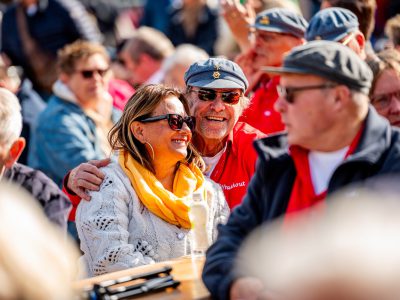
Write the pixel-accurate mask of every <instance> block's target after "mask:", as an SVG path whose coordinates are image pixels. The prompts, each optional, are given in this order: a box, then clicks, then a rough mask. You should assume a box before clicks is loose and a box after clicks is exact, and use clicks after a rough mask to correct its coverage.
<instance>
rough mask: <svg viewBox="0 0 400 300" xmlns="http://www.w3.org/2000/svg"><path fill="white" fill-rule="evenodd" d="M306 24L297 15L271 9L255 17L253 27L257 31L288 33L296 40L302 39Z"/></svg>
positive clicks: (288, 11)
mask: <svg viewBox="0 0 400 300" xmlns="http://www.w3.org/2000/svg"><path fill="white" fill-rule="evenodd" d="M307 26H308V23H307V21H306V20H305V19H304V18H303V17H302V16H301V15H300V14H298V13H296V12H295V11H293V10H290V9H287V8H271V9H267V10H264V11H262V12H260V13H259V14H258V15H257V16H256V20H255V22H254V24H253V25H251V26H250V27H253V28H255V29H258V30H264V31H271V32H278V33H288V34H291V35H294V36H296V37H298V38H304V33H305V32H306V29H307Z"/></svg>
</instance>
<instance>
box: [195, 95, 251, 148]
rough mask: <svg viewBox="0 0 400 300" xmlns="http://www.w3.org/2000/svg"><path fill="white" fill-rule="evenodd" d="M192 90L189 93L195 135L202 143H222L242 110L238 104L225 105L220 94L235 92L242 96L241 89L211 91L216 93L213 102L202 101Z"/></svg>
mask: <svg viewBox="0 0 400 300" xmlns="http://www.w3.org/2000/svg"><path fill="white" fill-rule="evenodd" d="M196 89H198V88H193V90H192V91H191V92H190V93H189V95H188V97H190V99H191V101H192V103H193V106H192V115H193V116H194V117H195V118H196V133H197V134H199V135H200V136H201V138H202V139H203V140H204V142H205V143H206V144H207V142H208V141H213V142H215V141H216V140H217V141H220V142H222V141H224V140H225V139H226V138H227V137H228V135H229V133H230V132H231V131H232V129H233V127H234V126H235V124H236V122H237V120H238V119H239V117H240V115H241V113H242V108H241V106H240V102H239V103H237V104H227V103H225V102H224V101H223V100H222V98H221V92H237V93H240V94H242V93H243V92H242V90H241V89H213V90H215V91H217V97H216V98H215V100H214V101H203V100H200V99H199V97H198V93H197V92H196V91H195V90H196Z"/></svg>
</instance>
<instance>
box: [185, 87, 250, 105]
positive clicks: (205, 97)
mask: <svg viewBox="0 0 400 300" xmlns="http://www.w3.org/2000/svg"><path fill="white" fill-rule="evenodd" d="M190 92H195V93H197V97H198V98H199V99H200V100H202V101H214V100H215V99H216V98H217V95H218V94H221V99H222V101H224V102H225V103H227V104H238V103H239V101H240V97H241V96H242V94H241V93H240V92H234V91H223V92H220V91H217V90H213V89H199V90H194V89H193V88H191V89H190Z"/></svg>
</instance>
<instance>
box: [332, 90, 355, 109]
mask: <svg viewBox="0 0 400 300" xmlns="http://www.w3.org/2000/svg"><path fill="white" fill-rule="evenodd" d="M335 91H336V97H335V105H336V107H337V108H338V109H343V108H345V109H346V107H347V104H348V103H349V101H352V100H351V99H352V97H351V91H350V89H349V88H348V87H347V86H345V85H338V86H337V87H336V88H335Z"/></svg>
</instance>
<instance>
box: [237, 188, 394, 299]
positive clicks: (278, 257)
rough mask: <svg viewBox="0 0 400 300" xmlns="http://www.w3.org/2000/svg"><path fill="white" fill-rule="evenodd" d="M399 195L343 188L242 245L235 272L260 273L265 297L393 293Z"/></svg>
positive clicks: (360, 296)
mask: <svg viewBox="0 0 400 300" xmlns="http://www.w3.org/2000/svg"><path fill="white" fill-rule="evenodd" d="M397 195H398V194H397ZM398 200H399V199H398V196H397V197H396V196H394V195H389V194H388V195H384V194H382V193H380V194H378V193H375V192H371V191H367V190H351V191H350V190H348V191H344V192H342V193H340V194H339V195H337V196H336V197H334V198H332V199H330V201H329V202H328V203H325V205H323V206H317V207H315V208H313V209H310V210H308V211H306V212H304V213H302V214H299V215H296V217H293V218H288V217H285V219H284V220H279V221H277V222H275V223H273V224H271V225H269V226H267V227H262V228H260V229H259V230H258V231H255V232H254V234H253V235H252V236H251V237H250V238H249V239H248V240H247V242H246V243H245V245H244V247H243V248H242V250H241V252H240V255H239V256H238V261H237V272H238V275H239V276H251V277H256V278H259V279H260V280H261V281H262V282H263V284H264V287H265V299H274V300H275V299H285V300H333V299H341V300H372V299H375V300H377V299H379V300H391V299H399V297H400V286H399V284H398V278H400V235H399V232H400V202H399V201H398Z"/></svg>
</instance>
